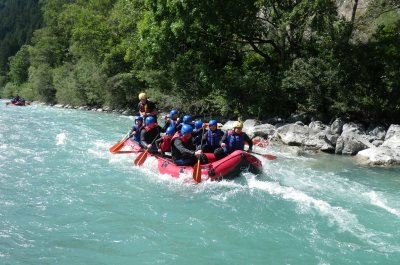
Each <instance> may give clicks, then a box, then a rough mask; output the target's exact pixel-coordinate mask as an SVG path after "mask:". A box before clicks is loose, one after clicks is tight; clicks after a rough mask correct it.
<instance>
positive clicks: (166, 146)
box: [155, 127, 175, 156]
mask: <svg viewBox="0 0 400 265" xmlns="http://www.w3.org/2000/svg"><path fill="white" fill-rule="evenodd" d="M174 133H175V129H174V128H173V127H168V128H167V131H166V132H165V134H164V135H163V136H161V138H160V139H158V140H157V141H156V143H155V144H156V146H157V149H158V152H159V153H160V154H162V155H163V156H164V155H165V153H166V152H171V140H172V137H173V136H174Z"/></svg>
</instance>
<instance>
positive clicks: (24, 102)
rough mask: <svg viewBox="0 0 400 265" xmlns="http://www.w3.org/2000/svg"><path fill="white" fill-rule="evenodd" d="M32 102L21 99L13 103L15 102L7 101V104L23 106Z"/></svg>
mask: <svg viewBox="0 0 400 265" xmlns="http://www.w3.org/2000/svg"><path fill="white" fill-rule="evenodd" d="M30 104H31V102H30V101H19V102H15V103H13V102H6V105H7V106H17V107H18V106H19V107H22V106H27V105H30Z"/></svg>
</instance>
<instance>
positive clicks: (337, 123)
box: [330, 118, 344, 135]
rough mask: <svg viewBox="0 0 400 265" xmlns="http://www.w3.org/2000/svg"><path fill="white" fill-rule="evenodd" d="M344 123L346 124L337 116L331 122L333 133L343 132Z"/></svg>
mask: <svg viewBox="0 0 400 265" xmlns="http://www.w3.org/2000/svg"><path fill="white" fill-rule="evenodd" d="M343 125H344V121H342V120H341V119H340V118H337V119H336V120H334V121H333V123H332V124H331V128H330V129H331V132H332V133H333V134H339V135H340V134H342V131H343Z"/></svg>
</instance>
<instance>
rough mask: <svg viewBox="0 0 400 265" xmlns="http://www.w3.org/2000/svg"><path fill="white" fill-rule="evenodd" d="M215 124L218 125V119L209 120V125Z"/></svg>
mask: <svg viewBox="0 0 400 265" xmlns="http://www.w3.org/2000/svg"><path fill="white" fill-rule="evenodd" d="M213 125H218V122H217V120H210V121H209V122H208V126H213Z"/></svg>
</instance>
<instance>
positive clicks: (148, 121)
mask: <svg viewBox="0 0 400 265" xmlns="http://www.w3.org/2000/svg"><path fill="white" fill-rule="evenodd" d="M154 122H156V119H154V117H153V116H149V117H147V118H146V125H149V124H150V123H154Z"/></svg>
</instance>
